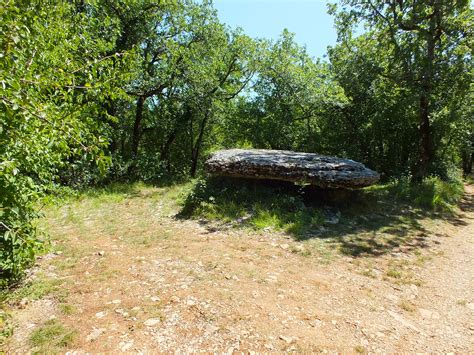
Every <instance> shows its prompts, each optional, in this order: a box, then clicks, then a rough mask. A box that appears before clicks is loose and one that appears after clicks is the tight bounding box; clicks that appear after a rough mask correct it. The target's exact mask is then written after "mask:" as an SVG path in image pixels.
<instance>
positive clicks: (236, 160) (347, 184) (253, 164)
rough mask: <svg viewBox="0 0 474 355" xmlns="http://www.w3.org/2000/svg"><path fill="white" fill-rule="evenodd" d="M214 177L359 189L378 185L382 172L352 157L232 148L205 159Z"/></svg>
mask: <svg viewBox="0 0 474 355" xmlns="http://www.w3.org/2000/svg"><path fill="white" fill-rule="evenodd" d="M205 169H206V171H207V172H208V173H209V174H211V175H214V176H227V177H240V178H252V179H270V180H283V181H290V182H294V183H301V184H310V185H315V186H318V187H322V188H347V189H355V188H362V187H366V186H370V185H373V184H375V183H376V182H377V181H378V180H379V179H380V175H379V174H378V173H377V172H375V171H373V170H370V169H369V168H367V167H365V166H364V165H363V164H361V163H358V162H356V161H353V160H349V159H341V158H336V157H329V156H324V155H319V154H314V153H301V152H293V151H288V150H268V149H228V150H219V151H217V152H215V153H213V154H212V155H211V156H210V158H209V159H208V160H207V161H206V162H205Z"/></svg>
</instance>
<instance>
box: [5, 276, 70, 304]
mask: <svg viewBox="0 0 474 355" xmlns="http://www.w3.org/2000/svg"><path fill="white" fill-rule="evenodd" d="M46 296H49V297H52V298H54V299H55V300H57V301H60V302H64V300H65V299H66V298H67V296H68V292H67V290H66V288H65V287H63V281H62V280H58V279H50V278H47V277H45V276H43V275H38V276H36V278H35V279H33V280H29V281H28V282H26V283H25V284H23V285H21V287H18V288H16V289H14V290H13V291H11V290H5V291H2V292H1V293H0V303H14V304H15V303H18V302H20V301H21V300H23V299H27V300H30V301H35V300H39V299H42V298H45V297H46Z"/></svg>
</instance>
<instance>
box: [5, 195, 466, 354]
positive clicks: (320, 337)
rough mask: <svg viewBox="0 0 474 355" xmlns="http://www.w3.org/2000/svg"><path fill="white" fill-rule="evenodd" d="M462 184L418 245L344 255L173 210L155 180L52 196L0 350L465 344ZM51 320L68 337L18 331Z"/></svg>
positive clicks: (388, 348)
mask: <svg viewBox="0 0 474 355" xmlns="http://www.w3.org/2000/svg"><path fill="white" fill-rule="evenodd" d="M473 196H474V189H473V187H472V186H468V187H467V194H466V199H465V201H464V203H463V209H464V211H463V212H462V213H461V214H460V215H459V216H458V217H457V218H456V219H452V220H448V221H446V220H429V221H424V222H423V223H424V227H425V229H426V231H427V232H426V233H427V235H425V236H423V238H424V239H423V240H426V241H425V242H424V243H425V244H424V245H423V248H421V247H420V248H418V249H416V250H415V251H414V252H409V253H408V252H403V249H400V250H394V251H393V252H392V253H389V254H386V255H384V256H370V257H358V258H357V257H348V256H341V255H340V254H338V253H337V252H335V251H334V249H333V248H332V247H331V245H330V243H329V242H326V241H324V240H308V241H305V242H297V241H295V240H293V239H291V238H289V237H287V236H285V235H279V234H275V233H270V232H262V233H254V232H253V233H250V232H249V231H246V230H238V229H229V230H219V229H213V228H209V227H206V226H205V225H202V224H199V223H197V222H195V221H189V220H188V221H179V220H178V221H177V220H176V219H174V218H173V217H171V216H172V215H173V214H174V211H172V209H171V210H170V209H169V207H168V206H167V204H166V203H165V202H163V201H162V200H161V194H160V192H159V191H158V192H156V191H152V192H149V191H145V192H142V193H141V194H139V195H138V196H133V197H130V198H126V199H117V200H116V201H112V202H113V203H112V202H111V201H102V202H101V201H87V200H86V201H84V202H79V203H77V204H76V205H73V206H65V207H62V208H61V209H59V210H57V211H55V212H54V213H53V212H52V213H51V214H50V216H49V217H48V223H49V225H50V231H51V234H52V235H54V237H55V244H56V247H57V248H58V249H59V250H61V252H58V253H56V254H50V255H47V256H46V257H44V258H43V260H42V261H41V262H40V264H39V266H38V268H37V269H36V271H35V276H34V277H32V280H33V283H32V285H33V286H31V287H30V289H31V290H33V291H31V290H30V291H31V292H30V294H31V293H32V292H33V293H34V292H36V293H34V294H36V295H37V294H38V293H39V294H40V295H39V296H38V297H36V298H38V299H37V300H30V301H26V300H25V299H24V302H19V304H18V305H16V306H14V310H13V324H14V325H15V332H14V335H13V336H12V338H11V339H10V341H9V342H8V343H7V344H6V346H5V350H6V352H9V353H14V352H17V353H24V352H28V351H31V350H41V351H46V352H48V350H51V349H55V350H58V349H59V350H60V351H63V352H66V351H77V352H79V353H85V352H115V351H123V352H152V351H158V350H160V351H169V350H182V351H198V350H208V351H227V352H231V351H246V350H253V351H321V352H327V351H328V352H334V351H339V352H341V351H342V352H366V351H370V352H375V351H382V352H404V351H405V352H414V351H418V352H458V353H468V352H473V351H474V342H473V337H474V323H473V319H474V317H473V316H474V284H473V271H472V270H474V202H473V198H474V197H473ZM38 290H40V291H42V292H39V291H38ZM45 290H46V291H45ZM29 297H30V299H31V298H32V296H29ZM48 322H49V323H48ZM52 323H54V324H55V325H57V324H60V325H61V327H62V328H61V329H62V330H63V332H67V330H69V329H70V330H73V332H74V334H75V336H74V339H73V340H71V341H68V342H65V341H63V342H57V341H56V340H55V339H53V338H54V336H53V337H52V339H49V340H47V341H46V343H45V342H41V341H38V340H36V342H35V341H34V340H33V341H32V340H31V338H32V334H35V331H36V332H37V330H38V329H45V327H48V324H50V325H51V324H52ZM59 333H60V332H59ZM58 336H59V337H60V336H61V334H60V335H57V336H56V338H57V337H58ZM35 339H36V338H35ZM48 342H49V343H48Z"/></svg>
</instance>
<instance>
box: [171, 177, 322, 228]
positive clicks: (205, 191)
mask: <svg viewBox="0 0 474 355" xmlns="http://www.w3.org/2000/svg"><path fill="white" fill-rule="evenodd" d="M182 205H183V209H182V211H181V213H180V215H181V216H182V217H201V218H205V219H209V220H218V221H220V222H227V223H235V224H238V225H242V226H247V227H252V228H254V229H257V230H258V229H265V228H268V229H273V230H277V231H285V232H289V233H292V234H300V233H304V232H305V231H306V230H307V229H310V228H314V227H317V226H319V225H321V224H322V223H323V221H324V217H323V214H322V213H321V210H320V209H319V208H317V207H315V206H312V205H310V204H308V203H305V201H304V192H303V190H302V189H301V188H298V187H297V186H293V185H291V184H282V183H273V182H261V181H248V180H243V179H218V178H214V179H208V180H198V181H197V182H196V183H195V184H194V186H192V187H191V189H190V191H189V192H188V193H187V195H186V197H185V199H184V201H183V202H182Z"/></svg>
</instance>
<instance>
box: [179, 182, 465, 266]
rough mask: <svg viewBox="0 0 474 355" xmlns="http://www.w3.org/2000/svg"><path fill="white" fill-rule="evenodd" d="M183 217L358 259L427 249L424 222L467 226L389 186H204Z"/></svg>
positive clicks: (198, 186)
mask: <svg viewBox="0 0 474 355" xmlns="http://www.w3.org/2000/svg"><path fill="white" fill-rule="evenodd" d="M473 205H474V201H473V200H472V196H467V197H466V198H465V199H464V200H463V203H462V204H461V209H464V210H466V211H468V210H472V208H473ZM178 217H179V218H195V219H198V220H199V221H200V222H201V223H202V224H204V225H205V226H206V227H207V228H209V229H210V230H211V231H215V230H216V229H218V228H228V227H250V228H254V229H256V230H264V231H265V230H271V229H273V230H279V231H284V232H286V233H288V234H290V235H291V236H292V237H293V238H294V239H295V240H299V241H303V240H309V239H315V238H317V239H324V240H326V241H327V242H329V243H330V244H333V245H334V247H335V248H338V249H339V250H340V251H341V252H342V253H344V254H346V255H351V256H356V257H357V256H366V255H373V256H377V255H383V254H386V253H391V252H410V251H412V250H415V249H420V248H426V247H428V246H429V243H428V239H429V236H430V235H429V232H428V231H427V230H426V229H425V228H424V227H423V226H422V225H421V223H420V222H419V221H420V220H422V219H433V220H434V219H444V220H448V221H449V222H450V223H452V224H454V225H462V224H464V223H465V222H464V221H463V220H462V219H461V217H460V216H459V215H458V214H456V213H455V212H444V213H440V212H434V211H432V210H430V209H428V208H420V207H416V206H414V205H413V204H412V203H410V202H408V201H403V200H401V199H399V198H397V197H396V195H395V192H394V191H393V187H391V186H390V185H386V186H377V187H372V188H367V189H363V190H328V189H325V190H322V189H317V188H314V187H308V186H306V187H303V186H296V185H294V184H290V183H284V182H276V181H267V180H243V179H232V178H212V179H208V180H203V181H199V182H198V183H197V184H196V185H195V187H194V189H193V190H192V191H191V192H190V193H189V195H188V196H187V199H186V201H185V202H184V207H183V209H182V211H181V212H180V214H179V215H178ZM216 223H217V226H216ZM439 236H443V235H442V234H440V235H439Z"/></svg>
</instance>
